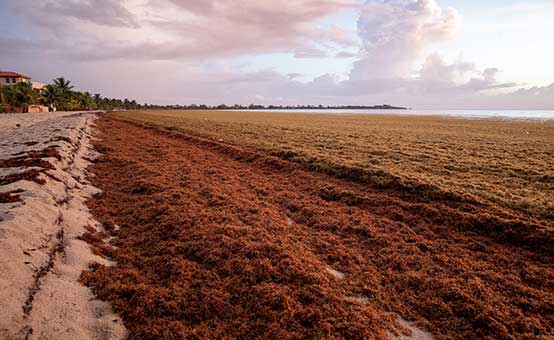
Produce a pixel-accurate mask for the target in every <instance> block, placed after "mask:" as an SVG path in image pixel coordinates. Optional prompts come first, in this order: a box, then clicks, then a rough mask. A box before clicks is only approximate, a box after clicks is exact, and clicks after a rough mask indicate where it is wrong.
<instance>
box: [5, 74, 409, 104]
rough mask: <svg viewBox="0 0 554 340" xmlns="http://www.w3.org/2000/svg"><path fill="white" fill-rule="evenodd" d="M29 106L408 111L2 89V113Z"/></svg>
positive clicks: (61, 81) (25, 86)
mask: <svg viewBox="0 0 554 340" xmlns="http://www.w3.org/2000/svg"><path fill="white" fill-rule="evenodd" d="M30 105H43V106H48V107H49V108H50V111H53V110H54V109H55V110H57V111H85V110H106V111H113V110H140V109H172V110H328V109H335V110H336V109H343V110H344V109H347V110H361V109H366V110H371V109H379V110H387V109H399V110H403V109H406V108H405V107H397V106H391V105H373V106H365V105H343V106H323V105H296V106H290V105H286V106H282V105H268V106H265V105H258V104H250V105H239V104H235V105H225V104H221V105H206V104H200V105H197V104H192V105H155V104H147V103H145V104H138V103H137V101H136V100H128V99H127V98H125V99H116V98H108V97H102V95H100V94H99V93H96V94H91V93H89V92H79V91H75V90H73V86H72V85H71V82H70V81H68V80H66V79H65V78H63V77H60V78H56V79H54V80H53V83H52V84H48V85H45V86H44V88H43V89H42V90H35V89H33V87H32V85H31V84H30V83H28V82H21V83H18V84H15V85H7V86H6V85H4V86H1V85H0V112H26V111H27V110H28V108H29V106H30Z"/></svg>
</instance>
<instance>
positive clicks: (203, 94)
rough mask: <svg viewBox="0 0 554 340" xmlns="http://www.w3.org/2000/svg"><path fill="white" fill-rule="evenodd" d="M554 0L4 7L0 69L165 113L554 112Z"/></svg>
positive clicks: (259, 0) (21, 2)
mask: <svg viewBox="0 0 554 340" xmlns="http://www.w3.org/2000/svg"><path fill="white" fill-rule="evenodd" d="M553 18H554V1H552V0H534V1H533V0H527V1H524V0H488V1H481V0H367V1H366V0H288V1H283V2H281V1H269V0H267V1H266V0H233V1H231V0H126V1H122V0H42V1H36V0H2V1H0V69H2V70H10V71H18V72H21V73H26V74H28V75H30V76H32V77H33V78H34V79H35V80H37V81H41V82H48V81H49V80H51V79H52V78H54V77H58V76H62V75H63V76H65V77H66V78H68V79H70V80H72V82H73V83H74V84H75V85H76V87H77V88H79V89H81V90H88V91H90V92H101V93H102V94H104V95H107V96H115V97H122V98H123V97H128V98H134V99H137V100H139V101H140V102H149V103H161V104H171V103H179V104H190V103H208V104H220V103H226V104H234V103H240V104H250V103H259V104H283V105H288V104H324V105H328V104H331V105H334V104H367V105H371V104H382V103H388V104H393V105H403V106H410V107H414V108H437V109H440V108H455V109H554V67H553V66H552V63H554V35H553V32H554V20H553Z"/></svg>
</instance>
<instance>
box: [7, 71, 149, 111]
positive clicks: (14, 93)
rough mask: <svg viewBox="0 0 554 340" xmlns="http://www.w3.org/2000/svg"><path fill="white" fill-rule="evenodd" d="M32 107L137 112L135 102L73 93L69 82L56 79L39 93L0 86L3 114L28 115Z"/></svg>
mask: <svg viewBox="0 0 554 340" xmlns="http://www.w3.org/2000/svg"><path fill="white" fill-rule="evenodd" d="M31 105H43V106H48V107H49V108H50V109H51V110H52V111H53V110H54V109H55V110H57V111H86V110H121V109H125V110H136V109H140V108H141V105H140V104H138V103H137V102H136V101H135V100H128V99H123V100H122V99H116V98H108V97H102V95H100V94H99V93H96V94H91V93H90V92H79V91H75V90H73V86H72V85H71V82H70V81H69V80H66V79H65V78H63V77H60V78H56V79H54V80H53V83H52V84H48V85H45V86H44V88H42V89H41V90H36V89H34V88H33V87H32V85H31V84H30V83H28V82H20V83H17V84H15V85H4V86H1V85H0V112H26V111H27V110H28V108H29V106H31Z"/></svg>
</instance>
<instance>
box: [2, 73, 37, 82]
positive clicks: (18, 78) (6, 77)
mask: <svg viewBox="0 0 554 340" xmlns="http://www.w3.org/2000/svg"><path fill="white" fill-rule="evenodd" d="M22 82H27V83H29V84H31V77H28V76H26V75H23V74H20V73H16V72H5V71H0V85H14V84H17V83H22Z"/></svg>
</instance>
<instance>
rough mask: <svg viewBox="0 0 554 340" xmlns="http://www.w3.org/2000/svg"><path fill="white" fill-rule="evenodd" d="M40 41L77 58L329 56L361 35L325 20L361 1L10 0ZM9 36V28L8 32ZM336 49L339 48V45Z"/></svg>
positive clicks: (11, 7)
mask: <svg viewBox="0 0 554 340" xmlns="http://www.w3.org/2000/svg"><path fill="white" fill-rule="evenodd" d="M8 4H9V6H8V7H9V8H10V9H11V11H12V13H10V14H15V15H17V16H18V17H19V18H20V19H22V20H25V21H27V22H28V23H29V26H27V27H26V29H29V30H34V31H35V34H36V35H35V37H36V39H37V40H48V41H51V42H52V43H53V45H55V46H56V45H57V46H60V45H64V44H67V45H68V46H69V47H70V48H67V49H62V48H57V49H56V50H57V52H58V54H59V56H60V57H65V58H68V59H74V60H89V61H90V60H100V59H117V58H127V59H138V60H140V59H143V60H152V59H153V60H195V59H196V60H198V59H199V58H222V57H228V56H239V55H244V54H263V53H270V52H287V53H292V54H293V55H296V56H297V57H299V58H306V57H322V56H325V55H326V54H327V52H325V51H324V50H328V49H330V46H336V45H338V46H350V45H353V44H355V43H356V42H355V39H354V35H353V32H350V31H348V30H346V29H343V28H341V27H340V26H338V25H330V26H325V25H321V20H322V19H324V18H326V17H328V16H331V15H334V14H336V13H338V12H340V11H343V10H346V9H352V8H355V7H356V6H358V3H356V2H355V1H354V0H321V1H313V0H289V1H286V2H270V1H254V0H234V1H231V0H201V1H200V0H186V1H184V0H183V1H181V0H157V1H148V2H145V1H144V0H142V1H141V0H128V1H125V2H123V1H119V0H94V1H93V0H68V1H62V0H46V1H32V0H8ZM0 35H1V33H0ZM331 49H332V47H331Z"/></svg>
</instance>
